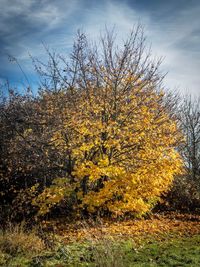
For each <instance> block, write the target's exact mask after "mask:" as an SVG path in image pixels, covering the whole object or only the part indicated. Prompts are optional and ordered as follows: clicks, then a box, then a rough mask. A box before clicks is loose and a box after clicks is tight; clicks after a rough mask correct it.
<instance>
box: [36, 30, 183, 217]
mask: <svg viewBox="0 0 200 267" xmlns="http://www.w3.org/2000/svg"><path fill="white" fill-rule="evenodd" d="M145 51H146V50H145V46H144V36H143V31H142V28H141V27H140V26H139V27H137V28H136V29H135V30H134V31H133V32H132V33H131V35H130V38H129V39H128V40H127V41H126V42H125V43H124V44H123V48H122V49H121V48H117V47H116V46H115V42H114V38H113V35H112V33H108V32H107V33H106V35H105V36H104V37H102V38H101V46H98V47H97V46H93V47H92V48H91V47H90V45H89V44H88V41H87V39H86V36H85V35H84V34H80V33H79V34H78V38H77V41H76V42H75V44H74V49H73V52H72V55H71V59H72V62H71V64H70V65H66V69H64V71H65V73H66V74H65V76H64V77H63V76H62V80H61V75H60V73H61V70H60V69H59V68H58V62H57V61H56V59H55V56H52V57H51V60H50V63H49V64H48V67H49V66H50V69H51V70H52V69H53V70H54V72H51V73H53V74H54V75H53V76H51V78H52V80H51V84H52V85H53V86H54V87H52V89H53V92H52V91H51V92H49V91H48V92H47V91H46V92H43V93H42V98H43V99H46V101H45V102H46V105H47V106H46V110H49V112H50V113H51V116H55V114H57V118H58V123H57V127H55V128H54V129H53V130H52V129H51V133H50V141H51V144H52V145H53V146H54V147H55V148H56V149H57V150H58V151H59V153H61V154H62V155H66V157H65V161H64V163H63V164H64V165H65V166H66V167H67V168H66V173H65V175H64V176H63V177H57V178H56V179H55V180H53V184H52V185H51V186H50V187H48V188H45V190H44V191H43V192H42V193H41V194H40V195H39V196H38V197H37V198H36V199H35V201H34V203H35V204H36V205H39V206H40V213H41V214H42V213H45V212H47V211H48V210H49V208H50V207H51V206H53V205H55V204H57V203H59V202H60V201H62V200H63V199H66V200H67V199H70V198H72V196H73V205H74V206H75V207H76V209H78V210H84V211H87V212H98V211H103V212H105V211H107V212H111V213H113V214H116V215H119V214H123V213H126V212H131V213H135V214H142V213H145V212H147V211H148V210H149V209H150V208H151V207H152V206H153V205H154V204H155V203H156V202H157V200H158V199H159V197H160V195H161V194H162V193H164V192H166V191H167V190H168V189H169V186H170V185H171V183H172V180H173V177H174V176H175V175H177V174H179V173H180V171H181V165H182V163H181V159H180V156H179V154H178V152H177V150H176V146H177V145H178V143H179V142H180V140H181V135H180V134H179V131H178V129H177V125H176V118H175V116H173V113H172V110H170V108H172V105H173V101H171V102H170V101H168V100H169V99H168V100H167V97H166V95H165V93H164V92H163V91H162V90H160V82H161V80H162V77H161V75H160V74H159V72H158V66H159V64H160V62H157V63H155V62H152V61H151V60H150V54H149V53H147V54H146V55H145ZM51 55H52V54H51ZM60 60H62V61H63V62H65V61H64V59H63V57H60ZM40 73H41V69H40ZM42 73H43V75H44V76H45V73H46V72H45V71H44V70H43V72H42ZM48 73H49V72H48ZM44 81H45V82H46V79H44ZM48 88H49V87H48ZM171 100H173V99H171ZM56 110H58V112H56Z"/></svg>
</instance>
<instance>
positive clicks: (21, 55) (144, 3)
mask: <svg viewBox="0 0 200 267" xmlns="http://www.w3.org/2000/svg"><path fill="white" fill-rule="evenodd" d="M0 7H1V8H0V60H1V64H0V81H3V80H4V79H9V80H10V81H11V83H13V84H18V85H19V84H24V85H26V81H25V79H24V77H23V75H22V73H21V71H20V70H19V67H17V65H16V64H15V63H13V62H9V60H8V55H13V56H15V57H16V58H17V59H18V61H19V63H20V65H21V66H22V67H23V69H24V70H25V72H26V75H27V76H28V79H29V82H30V83H31V84H32V85H34V83H35V77H34V75H33V69H32V67H31V61H30V58H29V54H32V55H33V56H37V57H39V58H40V59H45V52H44V49H43V45H42V44H43V43H45V44H47V45H48V46H49V47H51V48H52V49H56V51H57V52H62V53H64V52H66V53H69V49H70V47H71V46H72V43H73V38H74V35H75V34H76V32H77V29H82V30H84V31H85V32H86V33H88V35H89V36H90V37H91V38H93V39H95V38H96V37H97V36H98V33H99V31H100V30H102V29H104V28H105V25H107V26H108V27H109V26H110V27H112V26H113V25H115V28H116V31H117V33H118V36H119V37H123V38H124V37H125V36H126V34H128V33H129V32H130V30H131V28H133V26H134V25H135V24H136V23H138V21H140V22H141V23H142V24H143V25H144V27H145V33H146V35H147V40H148V43H149V44H151V46H152V50H153V54H154V55H155V56H162V57H164V61H163V64H162V70H163V72H168V75H167V76H166V78H165V85H166V87H169V88H172V89H174V88H177V89H178V90H179V91H180V92H181V93H185V92H187V93H191V94H193V95H195V96H198V95H200V73H199V72H200V1H199V0H190V1H188V0H168V1H166V0H151V1H150V0H125V1H123V0H121V1H120V0H101V1H100V0H57V1H55V0H0Z"/></svg>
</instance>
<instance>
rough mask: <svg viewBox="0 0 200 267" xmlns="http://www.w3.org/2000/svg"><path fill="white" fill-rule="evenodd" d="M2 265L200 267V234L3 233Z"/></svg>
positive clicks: (18, 228)
mask: <svg viewBox="0 0 200 267" xmlns="http://www.w3.org/2000/svg"><path fill="white" fill-rule="evenodd" d="M0 266H5V267H7V266H9V267H14V266H15V267H24V266H30V267H41V266H45V267H50V266H52V267H53V266H54V267H64V266H72V267H73V266H77V267H78V266H83V267H84V266H85V267H86V266H89V267H131V266H138V267H142V266H145V267H153V266H169V267H170V266H191V267H195V266H200V234H193V235H188V236H187V235H184V236H179V235H178V234H174V233H171V234H170V233H167V234H164V233H160V234H159V235H148V236H144V235H143V236H142V237H141V238H138V237H136V238H134V237H133V236H131V237H130V238H126V239H122V238H121V239H120V238H119V236H117V238H113V237H110V238H108V236H107V235H106V236H104V237H102V236H101V237H100V238H94V237H92V236H91V235H90V236H88V237H87V239H85V240H79V241H77V240H76V241H74V242H72V241H71V242H66V239H65V238H64V237H63V236H53V239H52V237H51V233H48V237H47V235H46V234H45V233H42V234H41V233H38V232H37V231H26V230H25V229H24V227H23V226H15V227H10V228H8V229H7V230H6V231H4V232H3V231H1V232H0Z"/></svg>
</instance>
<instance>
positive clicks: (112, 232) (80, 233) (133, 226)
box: [45, 213, 200, 242]
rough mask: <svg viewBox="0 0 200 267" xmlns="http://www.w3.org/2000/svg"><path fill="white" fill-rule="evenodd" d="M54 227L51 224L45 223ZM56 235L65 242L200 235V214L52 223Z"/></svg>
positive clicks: (172, 214)
mask: <svg viewBox="0 0 200 267" xmlns="http://www.w3.org/2000/svg"><path fill="white" fill-rule="evenodd" d="M45 225H46V226H48V225H52V222H50V221H49V222H45ZM53 225H54V227H53V228H54V232H55V233H56V234H58V235H59V236H62V237H63V238H64V240H65V241H66V242H71V241H80V240H88V239H101V238H124V239H126V238H136V239H137V238H144V237H147V236H154V237H155V238H159V239H160V238H163V237H167V236H169V235H170V236H171V235H174V236H177V235H179V236H190V235H196V234H200V215H191V214H177V213H169V214H165V215H161V214H156V215H155V214H154V215H153V216H152V217H151V218H150V219H136V220H133V219H132V220H126V221H121V222H119V221H118V222H117V221H111V220H110V221H108V220H99V221H98V222H94V221H91V220H87V221H76V222H74V223H70V224H69V223H67V224H65V223H64V222H60V221H58V222H55V221H54V222H53Z"/></svg>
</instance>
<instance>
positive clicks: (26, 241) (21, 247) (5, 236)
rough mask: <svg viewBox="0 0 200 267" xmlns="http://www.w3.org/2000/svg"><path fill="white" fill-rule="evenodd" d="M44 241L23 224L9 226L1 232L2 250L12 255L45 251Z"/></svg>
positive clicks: (0, 245)
mask: <svg viewBox="0 0 200 267" xmlns="http://www.w3.org/2000/svg"><path fill="white" fill-rule="evenodd" d="M44 249H45V244H44V241H43V240H42V239H41V238H40V237H39V236H38V235H37V234H36V232H34V231H29V232H28V231H26V230H25V229H24V227H23V225H19V226H9V227H8V228H7V230H5V231H1V232H0V251H1V252H3V253H7V254H10V255H12V256H13V255H17V254H19V253H21V254H31V255H34V254H37V253H39V252H42V251H44Z"/></svg>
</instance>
